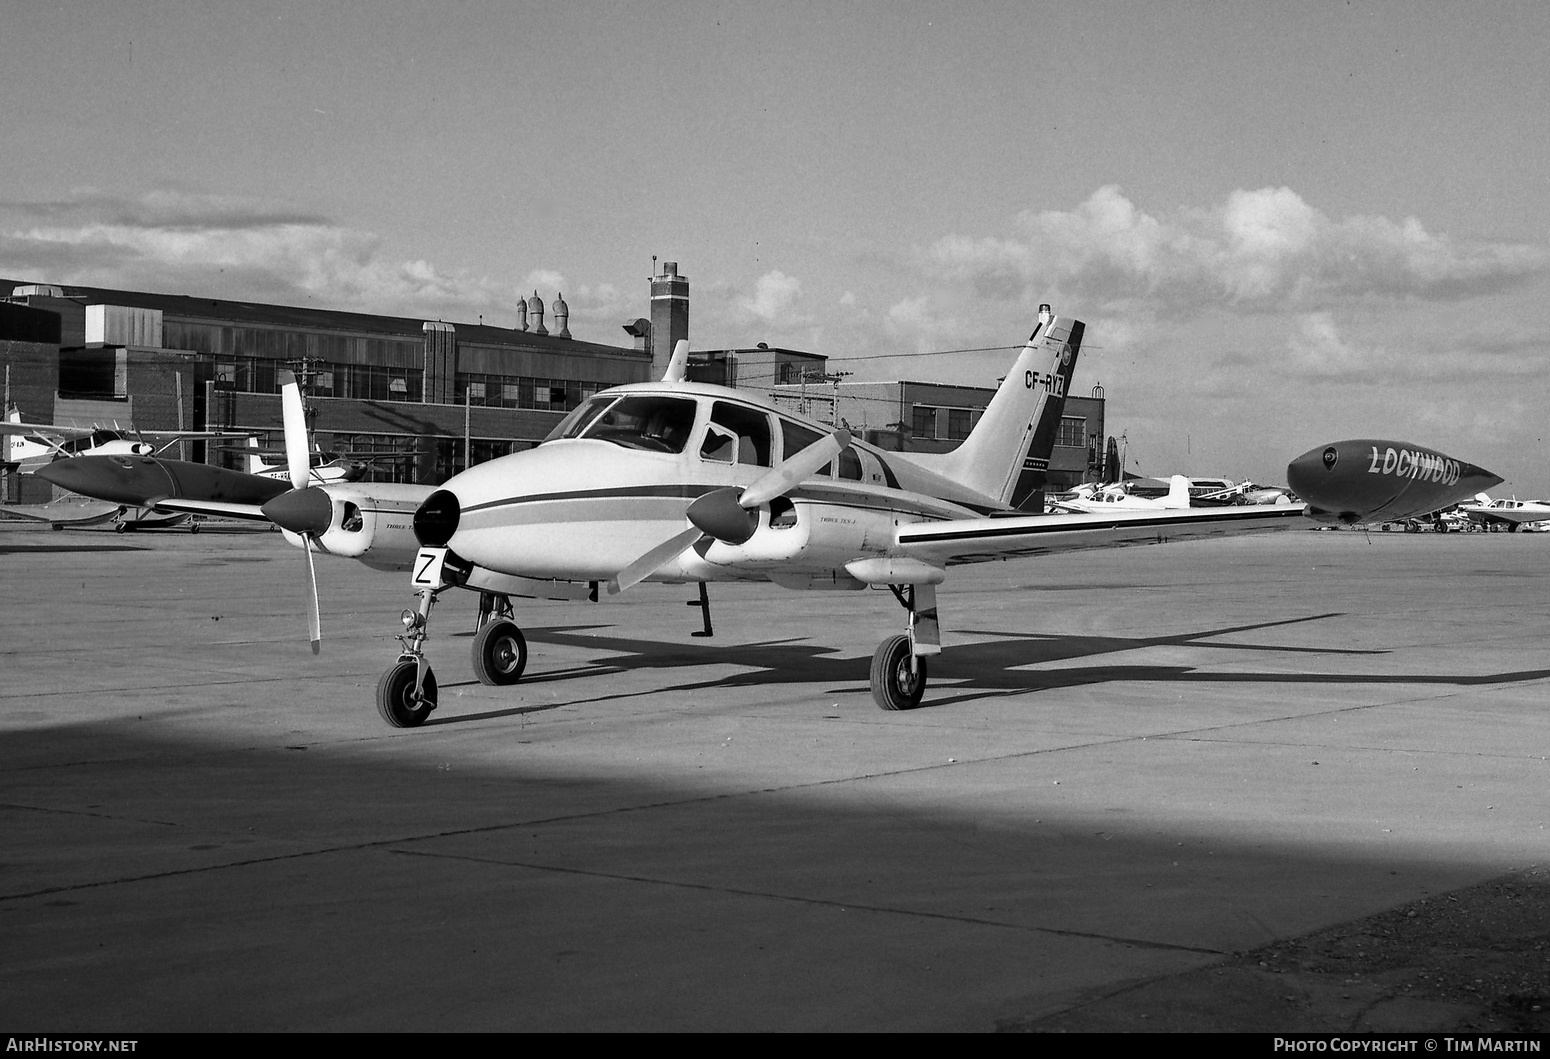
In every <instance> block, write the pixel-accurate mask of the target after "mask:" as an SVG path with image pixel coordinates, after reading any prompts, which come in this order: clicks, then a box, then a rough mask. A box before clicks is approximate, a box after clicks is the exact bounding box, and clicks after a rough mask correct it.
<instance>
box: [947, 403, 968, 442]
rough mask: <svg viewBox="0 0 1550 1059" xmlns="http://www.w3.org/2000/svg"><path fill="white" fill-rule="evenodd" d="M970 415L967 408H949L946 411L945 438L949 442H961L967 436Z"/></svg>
mask: <svg viewBox="0 0 1550 1059" xmlns="http://www.w3.org/2000/svg"><path fill="white" fill-rule="evenodd" d="M971 415H972V413H971V412H970V410H969V409H967V408H949V409H948V410H947V437H948V440H950V441H962V440H963V439H964V438H966V437H968V436H969V423H970V417H971Z"/></svg>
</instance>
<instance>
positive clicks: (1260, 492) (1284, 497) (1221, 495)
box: [1191, 481, 1295, 505]
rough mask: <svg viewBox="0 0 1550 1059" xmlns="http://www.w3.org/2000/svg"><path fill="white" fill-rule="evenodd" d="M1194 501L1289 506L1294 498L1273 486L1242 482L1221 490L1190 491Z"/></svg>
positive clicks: (1198, 502)
mask: <svg viewBox="0 0 1550 1059" xmlns="http://www.w3.org/2000/svg"><path fill="white" fill-rule="evenodd" d="M1191 493H1192V494H1193V496H1194V501H1195V503H1197V504H1202V505H1205V504H1291V503H1295V500H1294V498H1293V497H1292V496H1291V494H1290V493H1288V492H1287V490H1285V489H1282V488H1280V487H1279V486H1273V485H1255V484H1254V483H1253V482H1249V481H1244V482H1239V483H1238V484H1237V485H1229V486H1227V487H1226V488H1222V489H1208V490H1206V491H1204V492H1200V493H1195V492H1194V490H1193V489H1191Z"/></svg>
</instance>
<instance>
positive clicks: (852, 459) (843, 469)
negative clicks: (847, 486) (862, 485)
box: [839, 449, 861, 482]
mask: <svg viewBox="0 0 1550 1059" xmlns="http://www.w3.org/2000/svg"><path fill="white" fill-rule="evenodd" d="M839 463H840V477H841V478H848V479H849V480H850V481H852V482H859V481H861V457H860V456H858V455H856V450H855V449H846V450H845V451H844V452H842V453H840V460H839Z"/></svg>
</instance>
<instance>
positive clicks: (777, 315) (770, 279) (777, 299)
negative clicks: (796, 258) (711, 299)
mask: <svg viewBox="0 0 1550 1059" xmlns="http://www.w3.org/2000/svg"><path fill="white" fill-rule="evenodd" d="M801 296H802V283H801V281H800V280H798V279H797V278H796V277H794V276H788V275H786V274H785V273H784V272H781V271H779V270H778V269H777V270H774V271H771V272H766V273H765V274H764V275H762V276H760V277H759V278H758V280H757V281H755V283H754V290H753V293H752V294H751V295H745V296H743V297H741V298H739V299H738V305H739V306H740V307H741V308H742V310H743V311H744V312H746V313H748V314H749V315H751V316H753V317H754V318H756V319H758V320H762V321H765V322H767V323H778V322H781V321H783V320H789V319H790V318H791V316H792V315H793V312H792V310H793V306H795V305H796V302H797V299H798V298H800V297H801Z"/></svg>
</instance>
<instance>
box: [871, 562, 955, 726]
mask: <svg viewBox="0 0 1550 1059" xmlns="http://www.w3.org/2000/svg"><path fill="white" fill-rule="evenodd" d="M888 590H889V591H890V592H892V593H893V595H894V598H895V599H897V600H898V601H899V605H900V606H902V607H903V608H904V609H905V610H906V611H908V612H909V616H910V617H909V631H908V632H907V633H906V634H905V635H902V636H890V637H889V638H888V639H886V640H884V641H883V642H882V643H881V644H879V645H878V648H877V652H876V653H875V654H873V655H872V698H873V699H874V700H875V701H876V702H877V705H878V706H880V707H881V708H883V709H885V710H913V709H914V708H915V707H916V706H919V705H920V699H921V696H922V695H924V694H925V691H926V656H927V655H934V654H941V652H942V631H941V626H940V625H939V624H938V622H937V612H936V586H935V585H905V586H903V587H902V588H900V587H898V586H895V585H889V586H888Z"/></svg>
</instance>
